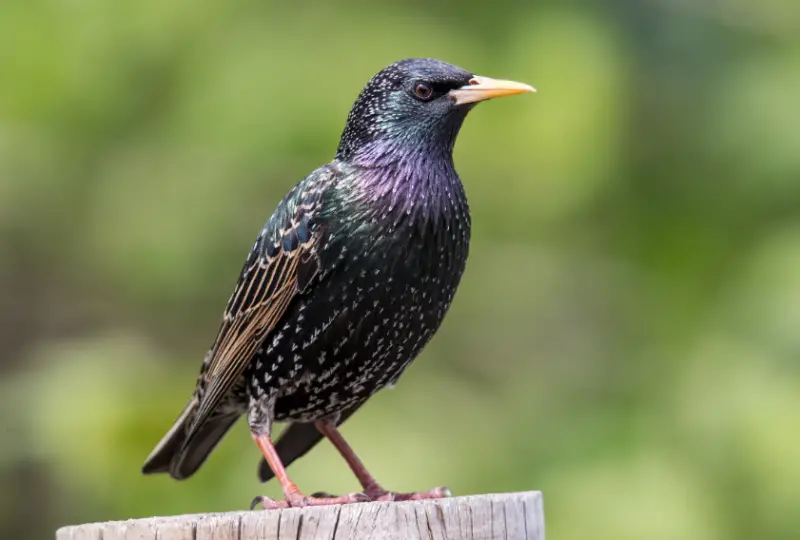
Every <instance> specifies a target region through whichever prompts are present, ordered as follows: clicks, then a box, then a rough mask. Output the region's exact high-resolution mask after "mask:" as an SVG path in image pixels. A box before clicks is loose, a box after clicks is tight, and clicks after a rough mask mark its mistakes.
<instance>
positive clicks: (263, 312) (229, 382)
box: [190, 239, 313, 432]
mask: <svg viewBox="0 0 800 540" xmlns="http://www.w3.org/2000/svg"><path fill="white" fill-rule="evenodd" d="M312 243H313V239H312V240H311V241H310V242H309V244H308V245H304V246H301V247H299V248H298V249H297V250H295V251H293V252H289V253H287V252H283V251H280V252H279V253H278V255H276V257H275V258H273V259H272V260H269V259H267V260H264V259H261V260H259V261H258V262H256V263H255V264H254V265H253V266H251V267H250V268H249V269H248V270H247V271H246V272H245V273H244V274H243V276H242V280H241V281H240V282H239V284H238V286H237V288H236V290H235V291H234V294H233V295H232V297H231V301H230V302H229V306H232V307H235V306H241V309H239V311H238V312H232V311H227V312H226V314H225V319H224V320H225V322H224V324H223V325H222V328H221V329H220V332H219V335H218V337H217V340H216V342H215V344H214V346H213V347H212V351H213V352H212V356H211V361H210V363H209V366H208V370H207V371H206V373H205V377H204V378H205V381H204V383H205V384H204V386H205V391H204V392H203V397H202V399H201V400H200V404H199V407H198V410H197V413H196V415H195V418H194V421H193V422H192V427H191V428H190V432H191V431H194V429H195V428H196V427H197V426H199V425H201V424H202V423H203V422H204V421H206V420H207V419H208V417H209V416H210V415H211V414H212V413H213V412H214V411H215V410H216V408H217V407H218V406H219V404H220V402H221V400H222V399H223V397H224V396H225V395H226V394H227V393H228V391H230V390H231V388H232V387H233V385H234V383H235V381H236V380H237V379H238V378H239V377H241V375H242V373H244V370H245V369H246V367H247V364H248V362H249V361H250V359H251V358H252V357H253V354H254V353H255V352H256V350H257V349H258V348H259V347H260V346H261V343H262V342H263V341H264V338H265V337H266V336H267V335H268V334H269V333H270V331H271V330H272V329H273V328H274V327H275V325H276V324H277V322H278V321H279V320H280V319H281V317H282V316H283V314H284V313H285V311H286V308H287V306H288V305H289V303H290V302H291V300H292V298H293V297H294V296H295V295H296V294H297V292H298V290H299V289H298V281H297V273H298V266H299V262H300V260H301V255H303V254H304V252H305V253H310V252H312V250H313V245H312ZM251 295H252V299H251V298H250V297H251ZM248 300H250V301H248Z"/></svg>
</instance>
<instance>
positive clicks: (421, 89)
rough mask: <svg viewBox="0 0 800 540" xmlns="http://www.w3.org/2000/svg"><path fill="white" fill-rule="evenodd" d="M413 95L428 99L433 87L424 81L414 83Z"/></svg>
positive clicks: (431, 94)
mask: <svg viewBox="0 0 800 540" xmlns="http://www.w3.org/2000/svg"><path fill="white" fill-rule="evenodd" d="M414 95H415V96H416V97H417V98H418V99H421V100H422V101H428V100H429V99H431V97H433V89H432V88H431V87H430V86H428V85H427V84H425V83H421V82H420V83H417V84H415V85H414Z"/></svg>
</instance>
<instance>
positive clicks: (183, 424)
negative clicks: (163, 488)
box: [142, 400, 241, 480]
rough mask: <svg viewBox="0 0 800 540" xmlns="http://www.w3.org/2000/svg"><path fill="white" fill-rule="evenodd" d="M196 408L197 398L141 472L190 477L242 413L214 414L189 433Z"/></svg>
mask: <svg viewBox="0 0 800 540" xmlns="http://www.w3.org/2000/svg"><path fill="white" fill-rule="evenodd" d="M195 408H196V402H195V400H192V401H190V402H189V403H188V404H187V405H186V407H184V409H183V412H181V415H180V416H179V417H178V419H177V420H176V421H175V424H174V425H173V426H172V427H171V428H170V430H169V431H168V432H167V434H166V435H164V437H163V438H162V439H161V441H160V442H159V443H158V444H157V445H156V447H155V448H154V449H153V451H152V452H151V453H150V455H149V456H148V457H147V459H146V460H145V462H144V465H143V466H142V473H144V474H154V473H169V475H170V476H171V477H172V478H174V479H176V480H184V479H186V478H189V477H190V476H191V475H192V474H194V473H195V472H196V471H197V469H199V468H200V466H201V465H202V464H203V462H205V460H206V458H208V455H209V454H210V453H211V451H212V450H213V449H214V448H215V447H216V446H217V444H218V443H219V442H220V441H221V440H222V438H223V437H224V436H225V434H226V433H227V432H228V430H229V429H230V428H231V427H232V426H233V424H235V423H236V421H237V420H238V419H239V418H240V417H241V415H240V414H239V413H228V414H222V415H217V416H213V417H211V418H209V419H208V420H207V421H206V422H205V423H204V424H202V425H201V426H199V427H197V428H196V429H195V430H194V431H193V432H191V433H189V426H190V425H191V423H192V420H193V419H194V413H195Z"/></svg>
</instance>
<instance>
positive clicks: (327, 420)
mask: <svg viewBox="0 0 800 540" xmlns="http://www.w3.org/2000/svg"><path fill="white" fill-rule="evenodd" d="M532 91H534V90H533V88H532V87H530V86H528V85H526V84H522V83H517V82H513V81H504V80H496V79H490V78H488V77H481V76H477V75H474V74H472V73H470V72H468V71H465V70H463V69H461V68H459V67H456V66H453V65H450V64H447V63H445V62H441V61H439V60H433V59H407V60H402V61H399V62H396V63H394V64H392V65H390V66H388V67H386V68H385V69H383V70H381V71H380V72H379V73H378V74H377V75H375V76H374V77H373V78H372V79H371V80H370V81H369V82H368V83H367V85H366V86H365V87H364V89H363V90H362V92H361V94H360V95H359V97H358V99H357V100H356V102H355V104H354V105H353V107H352V109H351V111H350V114H349V115H348V117H347V124H346V126H345V128H344V132H343V133H342V137H341V141H340V143H339V149H338V151H337V153H336V156H335V158H334V159H333V161H331V162H330V163H328V164H326V165H324V166H322V167H320V168H319V169H317V170H316V171H314V172H312V173H311V174H310V175H308V176H307V177H306V178H305V179H303V180H302V181H300V182H299V183H298V184H297V185H296V186H295V187H294V188H292V189H291V190H290V191H289V193H288V194H286V196H285V197H284V198H283V200H282V201H281V202H280V203H279V204H278V207H277V209H276V210H275V212H274V213H273V214H272V216H271V217H270V218H269V220H268V221H267V223H266V225H265V226H264V228H263V229H262V230H261V233H260V234H259V236H258V238H257V239H256V241H255V244H253V247H252V249H251V251H250V254H249V255H248V257H247V261H246V262H245V264H244V267H243V269H242V271H241V274H240V276H239V280H238V282H237V283H236V286H235V288H234V291H233V294H232V295H231V298H230V300H229V301H228V304H227V307H226V309H225V313H224V316H223V318H222V323H221V327H220V329H219V332H218V334H217V337H216V339H215V340H214V342H213V345H212V346H211V349H210V350H209V351H208V353H207V354H206V357H205V360H204V361H203V365H202V368H201V370H200V375H199V377H198V379H197V386H196V389H195V391H194V394H193V395H192V398H191V399H190V400H189V403H188V404H187V405H186V407H185V408H184V410H183V412H182V413H181V415H180V417H179V418H178V420H177V421H176V422H175V424H174V425H173V427H172V428H171V429H170V430H169V432H168V433H167V434H166V435H165V436H164V438H163V439H162V440H161V442H159V443H158V445H157V446H156V448H155V449H154V450H153V452H152V453H151V454H150V456H149V457H148V458H147V461H146V462H145V464H144V467H143V469H142V470H143V472H144V473H146V474H147V473H159V472H166V473H169V474H170V476H172V477H173V478H175V479H184V478H188V477H189V476H191V475H192V474H193V473H194V472H195V471H196V470H197V469H198V468H199V467H200V466H201V465H202V463H203V462H204V461H205V459H206V458H207V457H208V455H209V453H210V452H211V451H212V450H213V449H214V447H215V446H216V445H217V443H218V442H219V441H220V440H221V439H222V437H223V436H224V435H225V433H226V432H227V431H228V429H229V428H230V427H231V426H232V425H233V424H234V423H235V422H236V420H238V419H239V417H241V416H242V415H243V414H247V420H248V424H249V427H250V433H251V435H252V438H253V440H254V442H255V443H256V445H257V446H258V447H259V448H260V449H261V452H262V454H263V456H264V460H265V461H264V463H263V464H262V467H261V469H260V476H261V479H262V480H268V479H269V478H271V477H272V476H273V475H274V476H276V477H277V478H278V481H280V483H281V487H282V488H283V494H284V497H285V499H284V500H283V501H272V500H269V499H266V498H260V500H261V502H262V503H263V505H264V507H265V508H285V507H289V506H292V507H296V506H308V505H323V504H338V503H348V502H358V501H366V500H401V499H421V498H433V497H442V496H446V495H447V494H448V492H447V490H446V489H444V488H435V489H432V490H429V491H424V492H418V493H403V494H400V493H394V492H390V491H387V490H385V489H384V488H383V487H381V485H380V484H379V483H378V482H377V481H376V480H375V479H374V478H373V477H372V476H371V475H370V474H369V472H367V469H366V468H365V467H364V465H363V464H362V463H361V461H360V460H359V459H358V457H357V456H356V454H355V453H354V452H353V450H352V449H351V448H350V446H349V445H348V444H347V442H345V440H344V438H343V437H342V435H341V434H340V433H339V431H338V428H337V426H338V425H339V424H340V423H341V422H343V421H344V419H346V418H347V417H349V416H350V415H351V414H352V413H353V412H354V411H355V410H357V409H358V407H360V406H361V405H362V404H363V403H364V402H365V401H366V400H367V399H368V398H369V397H370V396H372V395H373V394H374V393H375V392H377V391H378V390H380V389H381V388H384V387H386V386H391V385H393V384H394V383H395V382H396V381H397V379H398V378H399V377H400V375H401V374H402V373H403V370H404V369H405V368H406V367H407V366H408V364H409V363H410V362H411V361H412V360H413V359H414V358H415V357H416V356H417V355H418V354H419V352H420V351H421V350H422V348H423V347H424V346H425V345H426V344H427V343H428V341H429V340H430V339H431V337H433V334H434V333H435V332H436V330H437V329H438V328H439V326H440V324H441V322H442V319H443V318H444V316H445V313H446V312H447V310H448V308H449V307H450V303H451V302H452V300H453V295H454V294H455V292H456V288H457V287H458V284H459V281H460V280H461V275H462V273H463V271H464V266H465V264H466V261H467V253H468V250H469V237H470V214H469V207H468V205H467V199H466V195H465V193H464V188H463V186H462V184H461V181H460V180H459V178H458V175H457V174H456V171H455V167H454V165H453V146H454V144H455V139H456V136H457V134H458V131H459V129H460V127H461V124H462V122H463V121H464V118H465V117H466V115H467V113H468V112H469V110H470V109H471V108H472V107H473V106H474V105H475V104H476V103H478V102H480V101H483V100H486V99H489V98H495V97H501V96H508V95H513V94H519V93H523V92H532ZM276 421H277V422H288V423H289V424H290V426H289V427H288V428H287V429H286V431H284V433H283V435H282V436H281V438H280V439H279V440H278V442H277V443H276V444H274V445H273V442H272V440H271V438H270V433H271V428H272V424H273V422H276ZM323 436H324V437H327V438H328V439H329V440H330V441H331V443H332V444H333V445H334V446H335V447H336V449H337V450H338V451H339V452H340V453H341V455H342V457H343V458H344V459H345V461H346V462H347V464H348V465H349V466H350V468H351V469H352V470H353V473H355V475H356V477H357V478H358V480H359V482H360V483H361V486H362V488H363V492H362V493H354V494H350V495H344V496H339V497H307V496H305V495H303V494H302V493H301V492H300V490H299V489H298V488H297V486H296V485H295V484H294V483H293V482H292V481H291V480H290V479H289V476H288V475H287V474H286V469H285V467H286V466H288V465H289V464H290V463H291V462H292V461H294V460H295V459H297V458H298V457H300V456H302V455H303V454H305V453H306V452H307V451H308V450H310V449H311V448H312V447H313V446H314V445H315V444H316V443H317V442H318V441H319V440H320V439H321V438H322V437H323Z"/></svg>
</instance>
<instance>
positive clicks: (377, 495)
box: [365, 486, 453, 501]
mask: <svg viewBox="0 0 800 540" xmlns="http://www.w3.org/2000/svg"><path fill="white" fill-rule="evenodd" d="M365 493H366V495H367V497H369V498H370V500H371V501H419V500H422V499H444V498H446V497H451V496H452V495H453V494H452V493H451V492H450V490H449V489H447V488H446V487H435V488H433V489H429V490H428V491H417V492H412V493H397V492H396V491H386V490H385V489H383V488H382V487H380V486H377V487H374V488H370V489H368V490H366V492H365Z"/></svg>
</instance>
